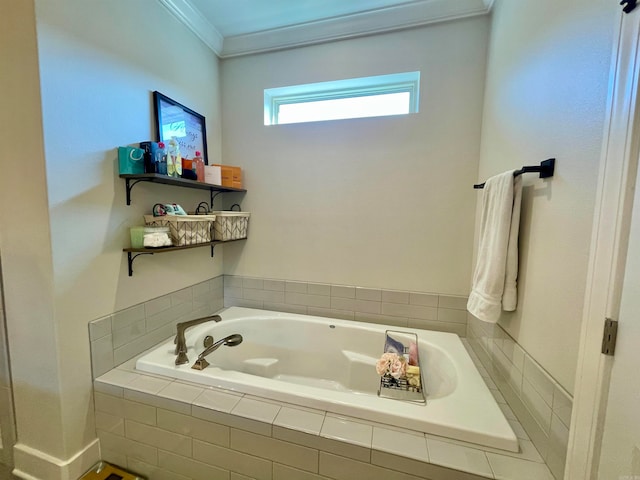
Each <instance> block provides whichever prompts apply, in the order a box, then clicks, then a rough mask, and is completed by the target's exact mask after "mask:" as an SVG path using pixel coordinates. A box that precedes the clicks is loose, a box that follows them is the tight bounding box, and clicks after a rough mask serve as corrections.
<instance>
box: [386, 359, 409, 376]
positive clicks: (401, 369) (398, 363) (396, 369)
mask: <svg viewBox="0 0 640 480" xmlns="http://www.w3.org/2000/svg"><path fill="white" fill-rule="evenodd" d="M405 372H406V364H405V363H404V358H400V357H398V359H397V360H395V361H394V362H393V363H392V364H391V369H390V371H389V373H390V374H391V376H392V377H393V378H396V379H397V378H400V377H404V375H405Z"/></svg>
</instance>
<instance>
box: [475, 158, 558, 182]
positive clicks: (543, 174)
mask: <svg viewBox="0 0 640 480" xmlns="http://www.w3.org/2000/svg"><path fill="white" fill-rule="evenodd" d="M555 166H556V159H555V158H550V159H548V160H544V161H542V162H540V165H539V166H527V167H522V168H521V169H520V170H516V171H515V172H513V176H514V177H517V176H518V175H522V174H523V173H540V178H549V177H553V171H554V169H555ZM473 188H484V182H483V183H477V184H475V185H474V186H473Z"/></svg>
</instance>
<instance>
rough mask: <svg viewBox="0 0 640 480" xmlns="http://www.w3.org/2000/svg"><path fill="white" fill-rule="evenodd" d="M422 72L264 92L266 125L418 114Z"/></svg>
mask: <svg viewBox="0 0 640 480" xmlns="http://www.w3.org/2000/svg"><path fill="white" fill-rule="evenodd" d="M419 85H420V72H407V73H396V74H391V75H379V76H375V77H364V78H351V79H348V80H337V81H333V82H321V83H309V84H306V85H294V86H290V87H280V88H269V89H266V90H265V91H264V124H265V125H281V124H285V123H301V122H318V121H324V120H338V119H345V118H362V117H381V116H386V115H405V114H408V113H417V112H418V103H419V102H418V98H419V96H418V94H419Z"/></svg>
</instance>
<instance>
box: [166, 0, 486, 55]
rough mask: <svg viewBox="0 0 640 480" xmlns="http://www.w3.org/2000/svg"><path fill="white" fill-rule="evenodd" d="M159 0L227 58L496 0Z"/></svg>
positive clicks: (421, 20) (381, 28)
mask: <svg viewBox="0 0 640 480" xmlns="http://www.w3.org/2000/svg"><path fill="white" fill-rule="evenodd" d="M158 1H160V3H162V4H163V5H164V6H165V7H167V8H168V9H169V11H170V12H171V13H173V14H174V15H175V16H176V17H177V18H178V19H179V20H180V21H182V22H183V23H184V24H185V25H187V26H188V27H189V28H190V29H191V30H192V31H193V32H194V33H195V34H196V35H197V36H198V37H200V39H201V40H202V41H204V42H205V43H206V44H207V45H208V46H209V47H210V48H211V49H212V50H213V51H214V52H215V53H216V54H217V55H218V56H219V57H221V58H224V57H232V56H238V55H247V54H251V53H259V52H265V51H270V50H279V49H284V48H293V47H296V46H301V45H310V44H314V43H322V42H328V41H332V40H338V39H344V38H351V37H355V36H362V35H371V34H375V33H382V32H388V31H393V30H399V29H403V28H410V27H416V26H421V25H426V24H429V23H435V22H442V21H447V20H452V19H456V18H464V17H469V16H474V15H484V14H486V13H488V12H489V11H490V9H491V5H492V3H493V0H235V1H231V0H158Z"/></svg>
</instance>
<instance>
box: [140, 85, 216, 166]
mask: <svg viewBox="0 0 640 480" xmlns="http://www.w3.org/2000/svg"><path fill="white" fill-rule="evenodd" d="M153 99H154V108H155V113H156V137H157V138H158V141H159V142H164V143H165V144H167V143H168V141H169V140H171V138H172V137H175V138H176V141H177V142H178V145H179V146H180V154H181V155H182V157H183V158H187V159H192V158H194V157H195V154H196V152H200V153H201V156H202V159H203V161H204V164H205V165H208V164H209V161H208V158H207V130H206V124H205V117H204V116H202V115H200V114H199V113H197V112H194V111H193V110H191V109H190V108H187V107H185V106H184V105H182V104H180V103H178V102H176V101H175V100H172V99H171V98H169V97H167V96H166V95H163V94H162V93H160V92H157V91H156V92H153Z"/></svg>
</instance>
